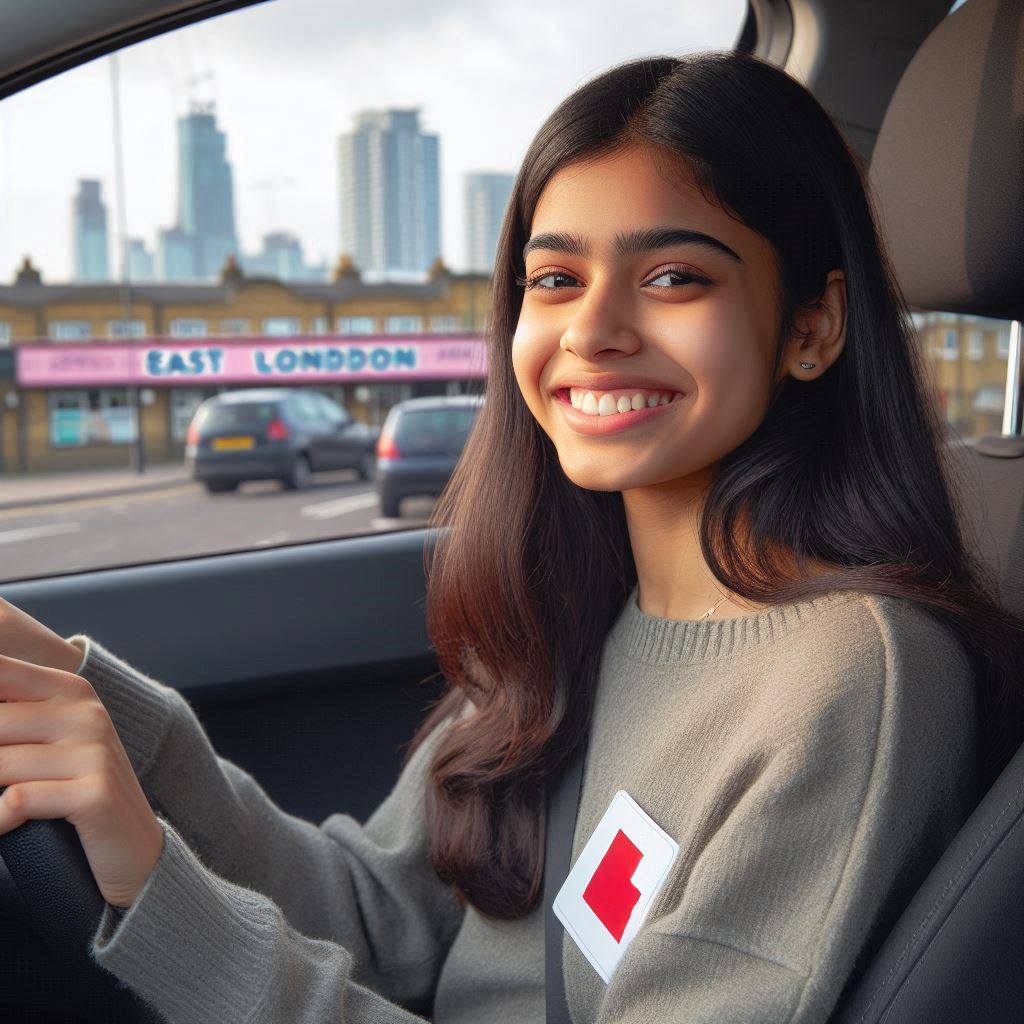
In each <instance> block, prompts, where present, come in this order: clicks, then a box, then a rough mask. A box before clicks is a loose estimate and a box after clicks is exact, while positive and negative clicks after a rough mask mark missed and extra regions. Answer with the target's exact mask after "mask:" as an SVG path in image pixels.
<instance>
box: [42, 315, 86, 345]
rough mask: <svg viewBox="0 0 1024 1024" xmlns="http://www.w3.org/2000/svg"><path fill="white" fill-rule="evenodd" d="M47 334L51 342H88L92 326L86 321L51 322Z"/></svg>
mask: <svg viewBox="0 0 1024 1024" xmlns="http://www.w3.org/2000/svg"><path fill="white" fill-rule="evenodd" d="M47 333H48V334H49V335H50V338H51V339H53V341H88V339H89V338H91V337H92V324H91V323H90V322H89V321H88V320H51V321H50V324H49V326H48V328H47Z"/></svg>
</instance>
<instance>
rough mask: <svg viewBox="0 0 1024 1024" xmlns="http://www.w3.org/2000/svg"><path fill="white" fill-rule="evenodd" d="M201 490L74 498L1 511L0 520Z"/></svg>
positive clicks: (188, 486)
mask: <svg viewBox="0 0 1024 1024" xmlns="http://www.w3.org/2000/svg"><path fill="white" fill-rule="evenodd" d="M199 489H200V485H199V484H197V483H188V484H182V485H181V486H178V487H163V488H153V489H152V490H149V491H137V492H135V493H132V492H130V491H124V492H122V493H120V494H118V495H116V496H115V495H111V494H108V495H105V496H104V495H98V496H97V497H95V498H74V499H71V500H69V501H61V502H47V501H41V502H39V504H38V505H19V506H18V507H16V508H5V509H0V520H3V519H29V518H31V517H32V516H38V515H48V514H49V513H51V512H65V511H67V510H68V509H70V510H72V511H75V512H77V511H78V510H79V509H84V508H95V507H96V506H97V505H100V506H103V505H108V506H109V505H110V504H111V503H112V502H117V503H118V504H121V503H131V504H137V503H139V502H144V501H155V500H160V499H163V498H175V497H177V496H178V495H180V494H188V493H191V492H195V491H197V490H199Z"/></svg>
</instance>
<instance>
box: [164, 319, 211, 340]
mask: <svg viewBox="0 0 1024 1024" xmlns="http://www.w3.org/2000/svg"><path fill="white" fill-rule="evenodd" d="M171 337H172V338H205V337H206V321H205V320H199V319H198V318H196V317H175V318H174V319H173V320H172V321H171Z"/></svg>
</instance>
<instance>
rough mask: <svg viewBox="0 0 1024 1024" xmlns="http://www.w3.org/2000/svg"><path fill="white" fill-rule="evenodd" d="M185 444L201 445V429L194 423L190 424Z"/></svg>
mask: <svg viewBox="0 0 1024 1024" xmlns="http://www.w3.org/2000/svg"><path fill="white" fill-rule="evenodd" d="M185 444H199V428H198V427H197V426H196V425H195V424H194V423H190V424H189V428H188V431H187V433H186V434H185Z"/></svg>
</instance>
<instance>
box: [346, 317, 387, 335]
mask: <svg viewBox="0 0 1024 1024" xmlns="http://www.w3.org/2000/svg"><path fill="white" fill-rule="evenodd" d="M376 330H377V326H376V323H375V322H374V319H373V317H372V316H339V317H338V333H339V334H374V333H375V332H376Z"/></svg>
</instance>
